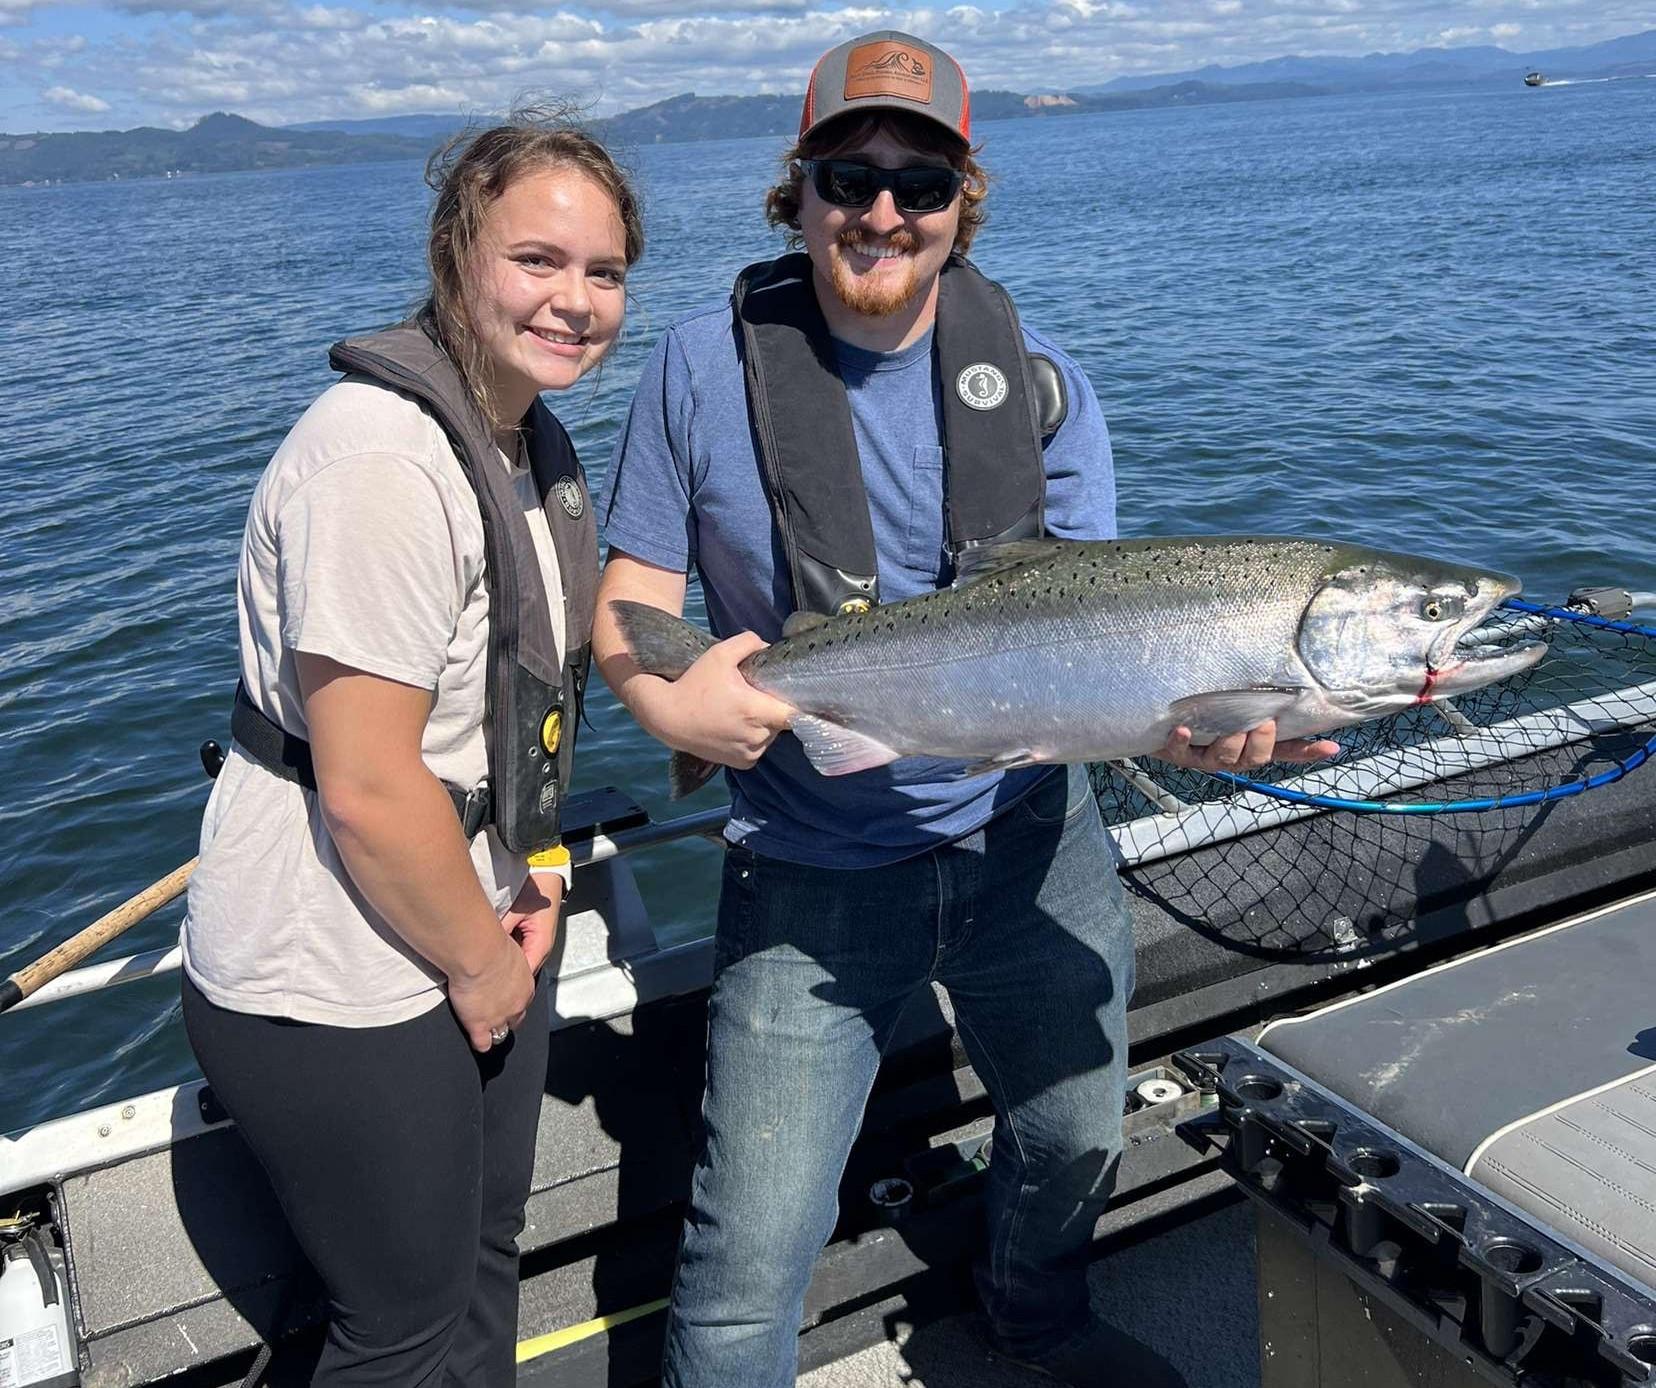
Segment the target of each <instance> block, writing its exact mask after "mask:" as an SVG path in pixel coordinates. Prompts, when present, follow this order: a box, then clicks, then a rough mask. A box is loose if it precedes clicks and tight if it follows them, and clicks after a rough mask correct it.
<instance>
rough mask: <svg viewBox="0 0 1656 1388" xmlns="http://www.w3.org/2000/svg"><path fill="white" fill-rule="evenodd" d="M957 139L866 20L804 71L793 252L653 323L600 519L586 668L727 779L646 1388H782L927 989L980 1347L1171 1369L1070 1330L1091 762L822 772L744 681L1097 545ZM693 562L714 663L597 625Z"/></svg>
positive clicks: (1092, 822)
mask: <svg viewBox="0 0 1656 1388" xmlns="http://www.w3.org/2000/svg"><path fill="white" fill-rule="evenodd" d="M969 131H970V127H969V123H968V98H967V89H966V82H965V78H964V75H963V74H962V73H961V71H960V68H959V66H958V65H957V64H956V63H955V62H954V60H953V59H952V58H950V57H949V56H948V55H947V54H946V53H944V52H942V51H941V50H940V49H938V48H936V47H934V46H933V45H931V44H929V43H926V42H924V41H922V40H920V39H917V38H913V37H911V36H909V35H906V34H900V33H895V32H891V31H885V32H881V33H875V34H868V35H864V36H862V37H859V38H856V39H853V40H851V41H850V42H848V43H845V44H842V45H840V46H839V47H838V48H835V49H834V50H832V51H831V52H829V53H828V54H827V55H826V56H824V57H823V59H822V60H821V61H820V62H819V63H818V64H817V66H816V69H815V71H814V72H813V74H812V78H811V84H810V88H809V91H808V92H807V95H806V98H805V107H804V112H803V116H802V119H801V122H800V134H799V142H798V144H797V145H796V147H795V148H794V149H793V150H792V151H790V153H789V155H788V156H787V159H786V162H785V170H786V171H785V174H784V176H783V178H782V180H781V182H780V183H779V184H778V185H777V186H776V187H775V188H773V189H772V190H771V192H770V193H769V195H768V197H767V213H768V216H769V218H770V220H771V221H772V223H773V224H779V225H784V226H786V227H788V228H789V229H790V231H791V233H792V235H791V236H790V241H791V242H792V243H793V244H794V245H798V246H802V247H803V250H804V255H803V256H800V255H794V256H784V257H782V258H781V259H780V260H778V261H775V262H770V263H767V264H764V265H760V266H754V267H750V269H749V270H747V271H744V272H743V275H742V276H741V277H740V279H739V280H738V282H737V285H736V289H735V292H734V293H733V295H732V297H731V299H730V300H729V301H726V302H723V303H720V304H718V305H717V306H715V307H713V308H710V309H708V310H706V311H704V312H701V313H699V314H693V315H691V316H690V317H689V318H687V319H685V320H684V321H683V322H681V323H678V324H676V325H675V326H674V327H673V328H671V329H670V330H669V331H668V332H667V333H666V335H665V336H664V337H663V339H662V341H661V342H660V343H659V344H658V345H657V347H656V350H655V353H654V355H653V356H652V357H651V359H650V362H649V364H648V365H647V366H646V367H645V369H644V373H643V377H642V380H641V382H640V385H639V388H638V393H637V396H636V397H635V400H634V403H633V407H632V413H631V416H630V418H629V420H628V423H627V427H626V430H625V432H624V433H623V436H622V438H621V440H620V442H619V443H618V445H617V448H616V452H615V457H614V460H613V462H612V465H611V472H610V478H609V481H608V483H607V494H606V495H605V496H604V497H603V498H602V499H601V501H600V512H599V513H600V516H601V517H602V518H603V519H604V523H605V528H606V532H607V538H608V540H609V543H610V557H609V563H608V567H607V569H606V571H605V575H604V579H603V583H602V587H601V589H600V594H599V601H598V618H597V625H596V629H595V634H594V642H593V648H594V653H595V655H596V656H597V658H598V661H599V663H600V665H601V668H602V669H603V672H604V675H605V678H606V679H607V680H608V681H609V682H610V684H611V686H612V687H613V688H614V689H615V690H616V692H617V694H618V695H619V696H620V698H621V699H622V701H623V702H624V703H625V704H626V705H627V706H628V708H630V709H631V710H632V712H633V714H634V715H635V717H636V718H637V719H638V721H639V722H640V723H641V724H642V725H643V726H644V728H645V729H646V730H647V731H649V732H650V733H652V734H653V735H654V736H656V737H657V738H659V739H660V740H661V741H663V742H665V743H667V744H668V745H669V746H670V747H673V748H676V749H678V750H679V751H680V752H681V753H688V754H689V755H690V757H692V758H696V759H699V760H700V761H701V762H703V763H708V764H714V765H722V766H725V767H728V768H730V776H729V779H730V782H731V789H732V792H733V795H732V800H733V803H732V813H731V820H730V827H729V829H728V830H727V831H726V837H727V839H728V846H727V851H726V861H725V871H724V880H723V887H722V891H721V896H720V903H719V918H718V927H717V938H716V944H715V966H714V967H715V980H714V985H713V992H712V996H711V999H710V1004H709V1008H710V1012H709V1038H708V1040H709V1054H708V1086H707V1095H706V1099H705V1102H704V1109H703V1112H704V1117H705V1120H706V1128H707V1139H706V1147H705V1150H704V1153H703V1155H702V1158H701V1161H700V1163H699V1164H698V1167H697V1170H696V1175H695V1180H694V1184H693V1188H692V1192H691V1200H690V1208H689V1210H688V1213H687V1217H686V1220H685V1226H684V1236H683V1243H682V1246H681V1251H680V1259H679V1266H678V1272H677V1275H676V1278H675V1281H674V1287H673V1301H672V1309H671V1312H670V1317H669V1326H668V1333H667V1350H666V1364H665V1369H664V1375H663V1382H664V1383H665V1384H666V1385H668V1388H782V1385H786V1384H791V1383H792V1382H793V1381H794V1369H795V1364H796V1355H797V1344H796V1336H797V1332H798V1328H799V1322H800V1315H801V1309H802V1304H803V1299H804V1294H805V1288H806V1284H807V1282H808V1280H809V1275H810V1270H811V1263H812V1260H813V1259H814V1258H815V1256H816V1254H817V1253H818V1252H819V1251H820V1250H821V1248H822V1246H823V1243H824V1242H825V1240H826V1239H827V1237H828V1235H829V1234H830V1232H831V1231H832V1228H833V1224H834V1220H835V1214H836V1207H835V1199H836V1192H837V1187H838V1183H839V1180H840V1177H841V1174H842V1172H843V1169H844V1165H845V1160H846V1155H847V1152H848V1150H849V1147H850V1144H851V1141H852V1139H853V1137H854V1136H855V1134H856V1131H857V1128H858V1125H859V1123H860V1122H861V1119H862V1113H863V1108H864V1104H865V1102H866V1100H867V1097H868V1093H869V1090H870V1087H871V1085H872V1084H873V1080H874V1074H875V1070H876V1068H877V1066H878V1063H879V1056H880V1051H881V1048H882V1047H883V1045H884V1044H885V1043H886V1041H887V1040H888V1039H889V1038H890V1036H891V1034H892V1031H893V1029H894V1027H895V1025H896V1023H897V1019H898V1015H899V1013H900V1012H901V1011H902V1009H903V1006H904V1004H905V1003H907V1002H908V1001H909V1000H910V999H911V998H912V997H914V996H915V995H916V994H918V993H921V992H923V991H925V990H927V989H928V987H929V985H930V983H931V982H933V981H939V982H941V983H942V984H943V985H944V986H945V987H946V988H947V990H948V992H949V995H950V999H951V1002H952V1004H953V1007H954V1011H955V1018H956V1026H957V1029H958V1031H959V1034H960V1038H961V1041H962V1044H963V1045H964V1046H965V1048H966V1051H967V1053H968V1055H969V1056H970V1058H971V1060H972V1063H973V1066H974V1068H975V1069H976V1071H977V1073H978V1075H979V1076H980V1077H981V1078H982V1080H983V1081H984V1083H985V1085H986V1086H987V1087H988V1090H989V1093H990V1096H991V1098H992V1100H993V1102H994V1106H995V1113H996V1120H997V1127H996V1140H995V1146H994V1159H993V1161H992V1162H991V1164H990V1172H989V1177H988V1190H987V1207H988V1222H989V1237H988V1240H987V1244H986V1246H985V1249H984V1252H983V1255H982V1256H981V1258H980V1260H979V1263H978V1267H977V1280H978V1286H979V1289H980V1292H981V1295H982V1298H983V1301H984V1306H985V1309H986V1311H987V1314H988V1324H989V1333H990V1336H991V1338H992V1340H993V1342H994V1343H995V1345H996V1346H997V1347H998V1348H999V1349H1000V1350H1001V1351H1002V1352H1003V1353H1004V1354H1005V1355H1006V1356H1007V1357H1009V1358H1012V1359H1015V1360H1017V1361H1019V1362H1022V1363H1026V1364H1029V1365H1033V1366H1035V1367H1038V1368H1041V1369H1044V1370H1046V1371H1047V1372H1048V1373H1050V1374H1052V1375H1053V1376H1054V1377H1056V1378H1058V1379H1059V1380H1061V1381H1064V1382H1068V1383H1077V1384H1080V1383H1087V1384H1091V1383H1095V1382H1098V1381H1100V1379H1101V1376H1102V1375H1104V1374H1106V1373H1107V1374H1109V1375H1110V1381H1112V1382H1122V1383H1131V1384H1134V1385H1135V1388H1158V1385H1172V1384H1178V1383H1181V1382H1182V1380H1181V1379H1180V1378H1179V1376H1178V1374H1177V1373H1176V1372H1175V1371H1174V1370H1173V1369H1172V1368H1171V1367H1170V1366H1169V1365H1168V1364H1167V1363H1166V1362H1165V1361H1164V1360H1162V1359H1161V1358H1160V1356H1158V1355H1156V1354H1155V1353H1153V1352H1152V1351H1151V1350H1149V1349H1148V1348H1147V1347H1145V1346H1143V1345H1141V1344H1139V1343H1138V1342H1137V1341H1136V1340H1133V1339H1132V1338H1130V1337H1129V1336H1127V1335H1125V1334H1124V1333H1122V1332H1120V1331H1119V1330H1115V1329H1112V1328H1110V1327H1108V1326H1106V1325H1105V1324H1103V1323H1102V1322H1099V1321H1096V1320H1095V1319H1094V1318H1093V1317H1092V1314H1091V1312H1090V1310H1089V1306H1088V1298H1087V1286H1086V1261H1087V1254H1088V1250H1089V1248H1090V1245H1091V1240H1092V1233H1093V1228H1094V1225H1095V1223H1096V1220H1097V1218H1098V1216H1099V1214H1100V1213H1101V1212H1102V1210H1103V1208H1104V1205H1105V1202H1106V1199H1107V1197H1108V1194H1109V1191H1110V1187H1111V1184H1112V1181H1113V1176H1114V1171H1115V1165H1116V1160H1117V1158H1118V1156H1119V1153H1120V1145H1121V1109H1122V1095H1123V1088H1124V1079H1125V1074H1126V1070H1125V1065H1126V1053H1127V1027H1126V1005H1127V999H1128V997H1129V995H1130V994H1131V992H1132V976H1133V946H1132V935H1131V930H1130V926H1129V923H1128V919H1127V915H1126V911H1125V909H1124V906H1123V903H1122V896H1121V888H1120V885H1119V883H1118V881H1117V878H1116V873H1115V869H1114V865H1113V860H1112V857H1111V854H1110V851H1109V847H1108V844H1107V843H1106V839H1105V834H1104V830H1103V827H1102V825H1101V823H1100V820H1099V815H1098V809H1097V806H1096V804H1095V802H1094V800H1093V797H1092V795H1091V793H1090V790H1089V787H1088V783H1087V777H1086V775H1085V772H1084V769H1083V768H1079V767H1076V768H1067V769H1066V768H1052V767H1024V768H1019V769H1014V770H1010V771H1007V772H1005V773H993V774H989V775H977V776H970V777H968V776H964V775H963V774H962V770H963V768H962V767H961V766H960V765H959V764H958V763H944V762H937V761H930V760H923V759H910V760H904V761H899V762H896V763H893V764H891V765H888V766H882V767H879V768H876V769H870V770H865V771H862V772H860V773H858V774H854V775H847V776H839V777H834V778H827V777H823V776H819V775H817V774H816V773H815V772H814V771H813V770H812V769H811V767H810V765H809V763H808V762H807V761H806V759H805V757H804V754H803V751H802V749H801V747H800V745H799V743H798V742H797V740H796V739H794V738H793V736H792V735H791V734H790V735H787V736H778V734H779V733H781V732H782V730H783V729H784V728H785V727H786V725H787V721H788V718H789V716H790V714H791V710H790V709H789V708H788V706H787V705H785V704H782V703H779V702H778V701H776V700H774V699H772V698H770V697H768V696H767V695H765V694H762V693H760V692H759V691H757V690H755V689H753V688H752V687H751V686H750V685H748V684H747V683H746V681H744V680H743V679H742V677H741V675H740V673H739V672H738V670H737V668H736V667H737V664H738V662H739V661H740V660H741V659H742V658H743V657H744V656H746V655H747V654H749V653H750V652H751V651H754V650H758V649H760V648H761V647H763V646H764V644H765V643H766V642H767V641H771V640H775V639H776V638H777V636H778V635H779V634H780V632H781V629H782V624H783V621H784V620H785V619H786V618H787V617H788V616H789V615H790V614H791V613H793V612H794V611H796V610H802V609H803V610H807V611H820V612H830V613H831V612H835V611H847V610H854V609H857V608H859V607H863V606H867V605H868V604H870V603H872V602H876V601H891V600H894V599H900V598H904V597H909V596H912V595H915V594H918V593H922V592H926V591H928V590H932V589H936V588H939V587H943V586H946V585H947V584H949V583H950V582H951V581H952V580H953V578H954V575H955V572H956V568H957V566H958V563H959V562H960V561H961V560H962V558H963V557H964V556H966V555H968V554H969V553H970V551H971V550H973V549H975V548H978V547H979V546H981V545H983V544H987V543H992V542H994V541H996V540H1003V539H1017V538H1028V537H1033V536H1037V535H1041V534H1048V535H1053V536H1059V537H1067V538H1072V539H1090V538H1106V537H1109V536H1111V535H1113V534H1114V529H1115V514H1114V512H1115V487H1114V475H1113V472H1112V467H1111V458H1110V444H1109V436H1108V434H1107V432H1106V429H1105V426H1104V420H1103V417H1102V415H1101V414H1100V411H1099V408H1098V402H1097V400H1096V399H1095V398H1094V395H1093V392H1092V388H1091V387H1090V385H1089V384H1088V382H1087V379H1086V377H1085V376H1084V375H1083V374H1082V373H1081V371H1080V370H1079V369H1078V368H1077V367H1076V366H1075V364H1074V363H1073V362H1071V361H1070V360H1069V359H1068V358H1066V357H1064V356H1063V355H1062V354H1060V353H1059V352H1058V351H1057V349H1056V348H1054V347H1053V346H1052V345H1051V344H1050V343H1048V342H1047V341H1046V340H1045V339H1044V338H1043V337H1041V336H1040V335H1038V334H1037V333H1035V332H1032V331H1030V330H1029V329H1027V328H1022V327H1020V326H1019V324H1018V322H1017V318H1016V315H1015V313H1014V312H1013V311H1012V307H1011V304H1010V301H1009V300H1007V299H1006V297H1005V295H1004V293H1003V292H1002V291H1001V290H1000V289H999V287H998V286H996V285H993V284H992V283H990V282H989V281H987V280H985V279H984V278H983V277H982V276H981V275H980V274H979V273H978V272H977V271H976V270H975V269H973V268H972V267H971V265H970V264H969V262H966V261H965V260H964V259H963V258H962V257H963V256H964V253H965V251H966V249H967V248H968V246H969V245H970V244H971V241H972V239H973V237H974V236H975V235H976V233H977V230H978V228H979V226H980V225H981V224H982V221H983V200H984V196H985V193H986V183H985V179H984V174H983V171H982V170H981V169H980V168H979V166H978V164H977V162H976V160H975V159H974V158H973V153H972V150H971V147H970V144H969ZM692 564H694V565H695V566H696V568H697V570H698V571H699V573H700V576H701V579H702V585H703V589H704V592H705V595H706V600H707V609H708V615H709V619H710V622H711V625H712V628H713V631H714V634H715V635H717V636H721V637H723V638H725V639H724V640H722V641H721V642H720V643H719V644H718V645H716V646H715V647H713V648H712V649H711V650H710V651H708V652H707V653H706V654H705V655H704V656H703V657H702V658H701V659H700V660H698V661H697V662H696V663H695V664H694V665H693V666H692V667H691V668H690V669H689V670H688V671H687V672H686V673H685V674H684V675H683V676H682V677H681V678H680V679H679V680H677V681H676V682H673V683H668V682H667V681H665V680H661V679H658V678H656V677H654V676H651V675H647V674H643V673H641V672H640V671H639V670H638V668H637V667H636V666H635V665H634V664H633V663H632V662H631V661H630V660H629V659H628V658H627V656H626V654H625V650H624V645H623V642H622V641H621V639H620V636H619V634H618V632H617V629H616V626H615V623H614V620H613V618H612V617H611V615H610V613H609V611H608V607H607V604H608V603H609V602H610V601H611V600H612V599H615V598H627V599H631V600H634V601H639V602H645V603H650V604H652V605H654V606H656V607H659V608H662V609H665V610H666V611H669V612H672V613H674V614H677V613H679V612H680V611H681V609H682V607H683V603H684V596H685V586H686V577H687V573H688V571H689V569H690V567H691V565H692ZM1272 747H1273V729H1272V728H1271V727H1270V725H1265V726H1264V727H1261V728H1259V729H1255V730H1254V731H1253V732H1252V733H1249V734H1246V735H1239V736H1237V737H1234V738H1229V739H1226V740H1224V741H1223V742H1221V743H1216V744H1214V745H1213V746H1212V747H1211V748H1209V749H1206V750H1205V751H1204V752H1201V753H1198V752H1196V751H1194V750H1193V749H1191V748H1190V746H1189V738H1188V736H1187V735H1184V734H1183V730H1181V732H1180V734H1179V735H1176V739H1175V741H1174V742H1171V743H1170V744H1169V747H1168V749H1167V755H1169V756H1172V757H1174V758H1175V759H1176V760H1180V761H1183V762H1185V763H1186V764H1191V765H1208V766H1219V765H1225V766H1236V765H1258V764H1260V763H1262V762H1263V761H1265V760H1267V759H1269V757H1270V756H1271V755H1272ZM1308 750H1320V749H1308V748H1307V747H1306V746H1305V745H1303V744H1294V745H1289V744H1284V745H1283V747H1282V748H1279V749H1277V752H1278V754H1283V753H1287V754H1290V755H1293V754H1303V753H1305V752H1306V751H1308ZM680 760H681V764H682V761H683V759H682V758H681V759H680Z"/></svg>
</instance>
